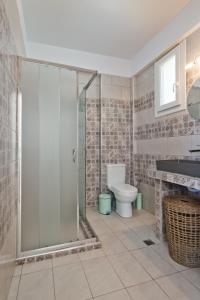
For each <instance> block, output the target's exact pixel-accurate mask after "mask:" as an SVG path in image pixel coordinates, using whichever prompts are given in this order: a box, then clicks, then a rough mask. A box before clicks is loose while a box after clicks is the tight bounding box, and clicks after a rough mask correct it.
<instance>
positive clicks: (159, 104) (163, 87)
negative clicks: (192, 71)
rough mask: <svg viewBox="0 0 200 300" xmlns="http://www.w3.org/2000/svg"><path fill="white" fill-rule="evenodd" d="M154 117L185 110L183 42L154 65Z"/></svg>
mask: <svg viewBox="0 0 200 300" xmlns="http://www.w3.org/2000/svg"><path fill="white" fill-rule="evenodd" d="M154 70H155V116H156V117H160V116H163V115H166V114H170V113H174V112H177V111H179V110H183V109H185V108H186V105H185V102H186V96H185V42H182V43H181V44H180V45H179V46H177V47H176V48H174V49H173V50H171V51H170V52H168V53H167V54H166V55H165V56H163V57H162V58H161V59H160V60H158V61H157V62H156V63H155V69H154Z"/></svg>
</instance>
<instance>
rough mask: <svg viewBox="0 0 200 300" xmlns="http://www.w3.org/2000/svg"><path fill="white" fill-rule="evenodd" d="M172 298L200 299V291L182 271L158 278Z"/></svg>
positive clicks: (161, 285) (177, 299) (175, 299)
mask: <svg viewBox="0 0 200 300" xmlns="http://www.w3.org/2000/svg"><path fill="white" fill-rule="evenodd" d="M156 281H157V283H158V284H159V285H160V287H161V288H162V289H163V290H164V291H165V293H166V294H167V295H168V296H169V298H170V299H171V300H199V299H200V291H199V290H197V289H196V288H195V287H194V286H193V285H192V284H191V283H190V282H189V281H188V280H186V279H185V278H184V277H183V276H182V275H181V274H180V273H177V274H173V275H171V276H167V277H163V278H159V279H157V280H156Z"/></svg>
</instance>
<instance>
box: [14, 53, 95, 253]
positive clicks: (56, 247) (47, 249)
mask: <svg viewBox="0 0 200 300" xmlns="http://www.w3.org/2000/svg"><path fill="white" fill-rule="evenodd" d="M23 61H25V62H26V61H27V62H32V63H37V64H40V65H49V66H54V67H58V68H63V69H67V70H70V71H76V74H77V75H78V72H84V73H89V74H91V79H90V80H89V81H88V83H87V84H86V85H85V86H84V87H83V89H85V90H87V88H88V87H89V86H90V84H91V83H92V82H93V80H94V79H95V77H96V76H97V75H98V72H97V71H96V70H88V69H83V68H78V67H74V66H69V65H63V64H58V63H52V62H49V61H43V60H37V59H30V58H24V57H18V67H19V66H20V62H23ZM20 83H21V78H19V79H18V86H17V116H18V117H17V128H18V137H17V141H18V148H17V151H18V153H17V156H18V202H17V234H16V237H17V247H16V257H17V259H21V258H27V257H32V256H37V255H40V254H48V253H52V252H56V251H59V250H64V249H70V248H73V247H76V246H81V245H82V244H83V241H73V242H67V243H64V244H58V245H53V246H49V247H44V248H38V249H33V250H28V251H22V239H21V225H22V224H21V206H22V201H21V200H22V199H21V197H22V193H21V186H22V178H21V177H22V176H21V175H22V94H21V87H20ZM79 95H80V93H79V85H78V76H76V99H77V124H76V125H77V144H76V147H77V148H76V149H77V151H78V147H79V136H78V122H79V119H78V117H79V110H78V102H79ZM85 100H86V99H85ZM85 163H86V161H85ZM78 166H79V161H78V163H77V167H78ZM85 176H86V175H85ZM85 178H86V177H85ZM76 194H77V199H76V202H77V233H78V232H79V189H78V180H77V190H76ZM85 201H86V198H85ZM84 244H85V243H84Z"/></svg>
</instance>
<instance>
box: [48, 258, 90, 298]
mask: <svg viewBox="0 0 200 300" xmlns="http://www.w3.org/2000/svg"><path fill="white" fill-rule="evenodd" d="M53 272H54V281H55V294H56V300H66V299H67V300H86V299H90V298H91V297H92V295H91V293H90V289H89V286H88V283H87V280H86V277H85V274H84V271H83V269H82V267H81V264H80V263H77V264H71V265H65V266H62V267H56V268H53Z"/></svg>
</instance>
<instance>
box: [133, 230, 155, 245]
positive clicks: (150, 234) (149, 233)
mask: <svg viewBox="0 0 200 300" xmlns="http://www.w3.org/2000/svg"><path fill="white" fill-rule="evenodd" d="M153 228H154V226H153V225H143V226H140V227H137V228H134V231H135V233H136V234H137V235H138V237H139V238H140V239H141V240H142V241H144V240H148V239H151V240H152V241H153V242H154V243H156V244H159V243H160V241H159V240H158V239H157V237H156V235H155V232H154V230H153Z"/></svg>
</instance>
